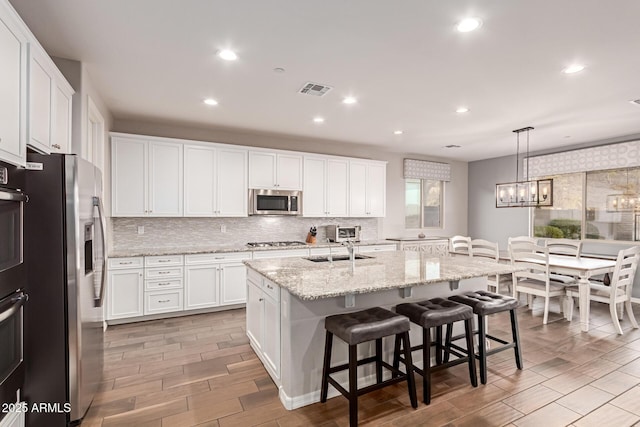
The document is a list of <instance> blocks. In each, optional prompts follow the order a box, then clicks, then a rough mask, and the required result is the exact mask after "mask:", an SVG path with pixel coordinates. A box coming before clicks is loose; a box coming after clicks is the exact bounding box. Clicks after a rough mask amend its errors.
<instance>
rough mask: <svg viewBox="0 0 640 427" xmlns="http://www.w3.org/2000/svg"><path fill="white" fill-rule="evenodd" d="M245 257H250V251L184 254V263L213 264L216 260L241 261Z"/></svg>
mask: <svg viewBox="0 0 640 427" xmlns="http://www.w3.org/2000/svg"><path fill="white" fill-rule="evenodd" d="M245 259H251V252H225V253H213V254H196V255H185V257H184V263H185V264H186V265H195V264H215V263H218V262H227V261H242V260H245Z"/></svg>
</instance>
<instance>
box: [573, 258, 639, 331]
mask: <svg viewBox="0 0 640 427" xmlns="http://www.w3.org/2000/svg"><path fill="white" fill-rule="evenodd" d="M639 259H640V246H632V247H630V248H629V249H623V250H621V251H620V252H618V257H617V258H616V266H615V268H614V270H613V273H612V274H611V284H610V285H609V286H607V285H604V284H602V283H600V282H589V287H590V289H591V293H590V295H589V300H590V302H591V301H597V302H602V303H605V304H609V312H610V313H611V320H612V321H613V326H614V327H615V328H616V331H617V332H618V334H620V335H622V327H621V326H620V320H621V319H620V320H619V319H618V311H617V310H616V306H617V305H618V304H621V303H623V304H624V306H625V307H626V309H627V315H628V316H629V320H630V321H631V325H632V326H633V327H634V328H635V329H638V322H637V321H636V318H635V316H634V315H633V310H632V308H631V288H633V278H634V277H635V275H636V270H637V268H638V260H639ZM579 295H580V291H579V289H578V287H577V286H574V287H571V288H569V289H567V297H568V298H569V300H568V304H567V306H568V307H567V312H568V318H569V319H571V318H572V317H573V299H574V298H575V297H578V296H579ZM619 317H623V312H622V311H621V315H620V316H619Z"/></svg>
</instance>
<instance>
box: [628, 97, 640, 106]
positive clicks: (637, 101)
mask: <svg viewBox="0 0 640 427" xmlns="http://www.w3.org/2000/svg"><path fill="white" fill-rule="evenodd" d="M629 102H630V103H632V104H633V105H640V98H639V99H632V100H631V101H629Z"/></svg>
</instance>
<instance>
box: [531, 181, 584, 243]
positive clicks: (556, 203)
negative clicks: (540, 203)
mask: <svg viewBox="0 0 640 427" xmlns="http://www.w3.org/2000/svg"><path fill="white" fill-rule="evenodd" d="M583 177H584V174H583V173H572V174H566V175H556V176H551V177H547V178H553V206H551V207H543V208H535V209H534V214H533V235H534V236H535V237H551V238H557V239H560V238H565V239H580V238H581V236H582V194H583V190H582V181H583Z"/></svg>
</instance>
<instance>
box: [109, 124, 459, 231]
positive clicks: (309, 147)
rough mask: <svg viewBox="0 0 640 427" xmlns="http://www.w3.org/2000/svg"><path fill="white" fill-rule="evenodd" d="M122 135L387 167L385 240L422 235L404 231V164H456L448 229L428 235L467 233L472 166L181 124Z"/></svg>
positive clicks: (448, 188) (137, 127)
mask: <svg viewBox="0 0 640 427" xmlns="http://www.w3.org/2000/svg"><path fill="white" fill-rule="evenodd" d="M113 130H114V131H116V132H124V133H133V134H141V135H153V136H164V137H170V138H184V139H192V140H200V141H210V142H219V143H228V144H239V145H247V146H253V147H269V148H277V149H283V150H296V151H304V152H311V153H321V154H333V155H340V156H352V157H361V158H367V159H375V160H384V161H387V188H386V191H387V206H386V212H387V216H386V218H384V219H382V220H380V221H379V225H378V236H379V237H380V238H386V237H399V236H412V237H415V236H414V235H415V234H417V232H416V231H415V230H414V231H411V232H407V231H405V229H404V191H405V190H404V178H403V174H402V168H403V159H404V158H413V159H421V160H433V161H444V162H448V163H450V164H451V167H452V180H451V182H449V183H447V184H446V185H445V219H444V225H445V227H444V229H435V230H425V231H424V233H425V234H426V235H429V236H447V237H448V236H452V235H455V234H466V233H467V163H466V162H457V161H447V160H446V159H442V158H435V157H429V156H425V155H417V154H410V153H396V152H390V151H383V150H381V149H380V148H379V147H371V146H367V145H362V144H345V143H341V142H337V141H329V140H322V139H309V138H294V137H291V136H285V135H277V134H267V133H251V132H248V131H247V132H245V131H238V130H226V129H205V128H198V127H195V126H194V127H190V126H186V125H184V124H177V123H173V124H172V123H166V122H163V123H158V122H154V121H152V120H146V119H141V120H118V119H116V120H115V122H114V125H113Z"/></svg>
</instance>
